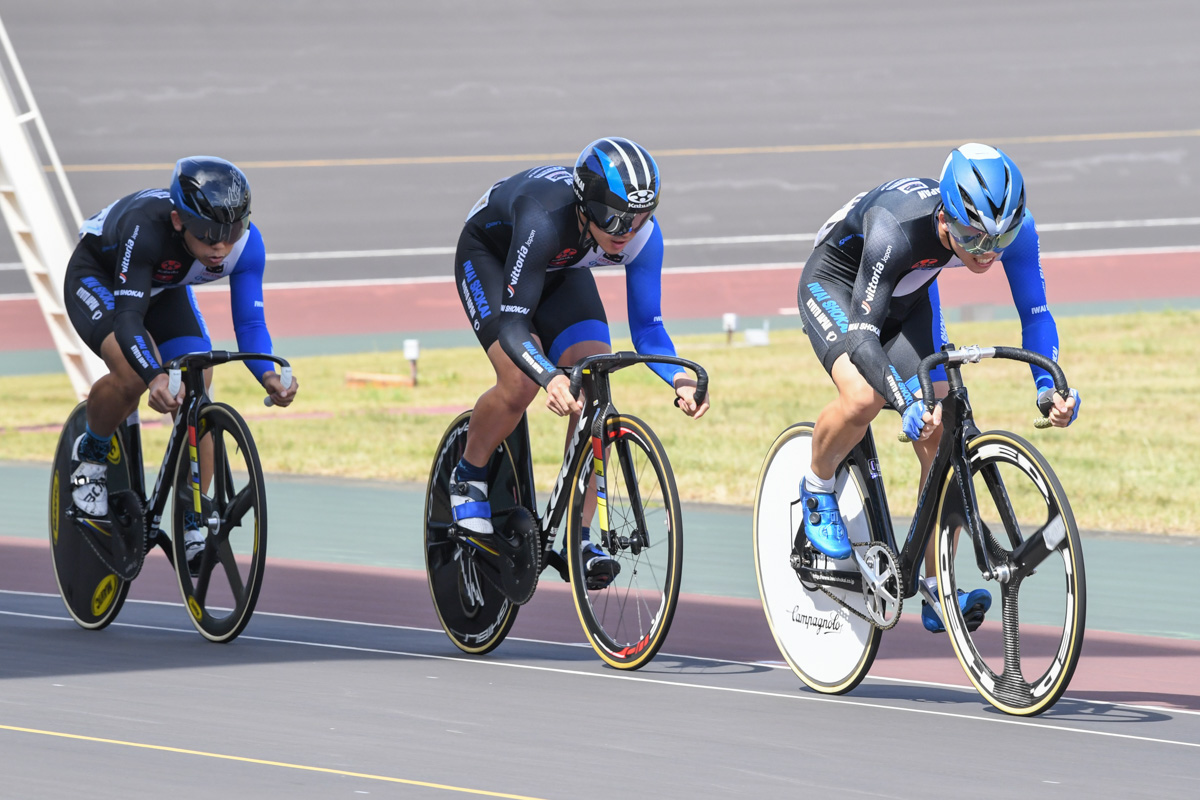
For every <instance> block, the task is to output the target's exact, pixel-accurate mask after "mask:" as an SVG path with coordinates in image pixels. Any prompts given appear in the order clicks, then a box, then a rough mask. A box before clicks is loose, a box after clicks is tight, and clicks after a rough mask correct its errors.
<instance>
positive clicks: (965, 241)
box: [946, 214, 1024, 256]
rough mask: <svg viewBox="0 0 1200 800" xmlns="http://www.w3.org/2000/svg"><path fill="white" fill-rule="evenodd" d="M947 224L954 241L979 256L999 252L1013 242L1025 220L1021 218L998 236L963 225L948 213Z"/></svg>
mask: <svg viewBox="0 0 1200 800" xmlns="http://www.w3.org/2000/svg"><path fill="white" fill-rule="evenodd" d="M946 224H947V227H949V229H950V235H951V236H952V237H954V241H956V242H958V243H959V244H960V245H962V249H963V250H966V251H967V252H968V253H970V254H971V255H973V256H978V255H983V254H984V253H998V252H1000V251H1001V250H1003V249H1004V248H1006V247H1008V246H1009V245H1010V244H1012V243H1013V241H1014V240H1015V239H1016V238H1017V234H1018V233H1020V232H1021V225H1022V224H1024V220H1021V222H1018V223H1017V224H1016V226H1015V227H1013V228H1011V229H1009V230H1007V231H1005V232H1004V233H1001V234H999V235H997V236H989V235H988V234H986V233H984V232H983V231H981V230H979V229H978V228H972V227H970V226H969V225H963V224H962V223H961V222H959V221H958V220H956V219H954V218H953V217H951V216H950V215H949V214H947V215H946Z"/></svg>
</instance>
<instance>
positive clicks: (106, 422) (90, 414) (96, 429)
mask: <svg viewBox="0 0 1200 800" xmlns="http://www.w3.org/2000/svg"><path fill="white" fill-rule="evenodd" d="M100 355H101V357H102V358H103V359H104V364H105V366H107V367H108V374H106V375H103V376H101V378H100V380H98V381H96V382H95V383H94V384H92V388H91V390H90V391H89V392H88V398H87V421H88V427H90V428H91V429H92V432H93V433H95V434H96V435H97V436H101V437H107V436H112V434H113V432H114V431H116V429H117V426H118V425H120V424H121V423H122V422H124V421H125V418H126V417H128V416H129V415H130V414H132V413H133V412H134V411H135V410H136V409H137V407H138V401H139V400H141V397H142V395H143V394H144V393H145V391H146V384H145V383H144V382H143V381H142V377H141V376H140V375H138V374H137V373H136V372H134V371H133V367H131V366H130V365H129V362H128V361H126V360H125V354H124V353H123V352H121V346H120V345H119V344H117V336H116V334H115V333H110V334H109V335H108V336H106V337H105V338H104V342H103V343H102V344H101V345H100Z"/></svg>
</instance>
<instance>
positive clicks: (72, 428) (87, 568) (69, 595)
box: [50, 403, 131, 631]
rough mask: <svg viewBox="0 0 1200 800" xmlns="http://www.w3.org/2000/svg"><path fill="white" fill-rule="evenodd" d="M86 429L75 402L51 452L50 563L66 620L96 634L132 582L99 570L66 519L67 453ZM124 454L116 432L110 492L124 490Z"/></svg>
mask: <svg viewBox="0 0 1200 800" xmlns="http://www.w3.org/2000/svg"><path fill="white" fill-rule="evenodd" d="M86 425H87V404H86V403H80V404H79V405H77V406H75V409H74V410H73V411H72V412H71V414H70V416H69V417H67V421H66V424H64V425H63V429H62V433H61V434H60V435H59V438H58V446H57V448H56V449H55V453H54V466H53V469H52V474H51V478H50V560H51V563H52V564H53V567H54V579H55V582H56V583H57V584H58V593H59V595H60V596H61V597H62V599H63V604H64V605H66V607H67V613H68V614H70V615H71V619H73V620H75V622H76V624H78V625H79V627H81V628H83V629H85V630H90V631H98V630H102V629H104V628H106V627H108V625H109V624H111V623H112V621H113V620H114V619H116V618H117V614H119V613H120V611H121V607H122V606H123V605H124V604H125V598H126V597H127V596H128V595H129V585H130V583H131V581H126V580H121V579H120V578H119V577H117V575H116V574H115V573H114V572H113V571H112V570H111V569H109V568H108V567H106V566H105V565H104V563H103V562H102V561H101V560H100V558H99V557H98V556H97V555H96V553H95V552H94V551H93V550H92V549H91V547H89V546H88V544H87V543H86V542H84V540H83V536H82V534H80V533H79V532H78V531H77V530H76V529H75V525H76V523H75V521H74V520H72V519H71V518H70V517H68V516H67V515H66V510H67V509H68V508H70V507H71V504H72V503H73V502H74V501H73V500H72V499H71V482H70V477H71V451H72V450H73V448H74V446H75V439H76V438H78V437H79V435H80V434H81V433H83V431H84V429H85V427H86ZM127 452H128V451H127V450H126V448H125V446H124V442H123V439H122V437H121V435H120V432H119V431H118V433H116V434H114V435H113V440H112V444H111V446H110V448H109V459H108V462H109V469H108V473H109V474H108V479H109V488H110V489H121V488H128V487H129V473H128V465H127V464H126V459H125V455H126V453H127Z"/></svg>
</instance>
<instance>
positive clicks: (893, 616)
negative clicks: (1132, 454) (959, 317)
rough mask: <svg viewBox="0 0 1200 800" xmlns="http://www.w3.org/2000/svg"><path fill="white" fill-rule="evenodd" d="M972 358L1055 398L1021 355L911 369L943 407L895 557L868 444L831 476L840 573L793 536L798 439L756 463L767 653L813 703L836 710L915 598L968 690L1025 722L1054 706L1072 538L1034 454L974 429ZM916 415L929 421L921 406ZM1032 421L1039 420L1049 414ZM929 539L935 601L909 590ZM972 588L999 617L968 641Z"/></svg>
mask: <svg viewBox="0 0 1200 800" xmlns="http://www.w3.org/2000/svg"><path fill="white" fill-rule="evenodd" d="M984 358H1004V359H1012V360H1016V361H1024V362H1026V363H1029V364H1034V365H1036V366H1038V367H1041V368H1042V369H1044V370H1046V371H1047V372H1048V373H1050V375H1051V376H1052V377H1053V379H1054V387H1055V390H1056V391H1057V392H1058V393H1059V394H1060V395H1061V396H1062V397H1064V398H1066V396H1067V393H1068V390H1067V383H1066V378H1065V377H1064V375H1063V372H1062V370H1061V369H1060V368H1059V366H1058V365H1057V364H1056V363H1054V362H1053V361H1051V360H1050V359H1048V358H1045V357H1044V356H1042V355H1040V354H1038V353H1034V352H1031V351H1028V350H1022V349H1019V348H1013V347H986V348H985V347H967V348H963V349H955V348H954V346H953V345H948V346H947V347H946V348H945V349H944V350H943V351H942V352H940V353H935V354H933V355H931V356H929V357H928V358H926V359H924V360H923V361H922V362H921V365H920V369H919V373H918V374H919V379H920V383H921V390H922V396H923V397H925V398H932V397H933V383H932V381H931V379H930V377H929V372H930V370H931V369H933V368H934V367H937V366H938V365H942V364H944V365H946V375H947V379H948V382H949V393H948V394H947V396H946V398H945V399H944V400H943V401H942V433H941V439H940V440H939V442H938V448H937V454H936V456H935V457H934V462H933V466H932V468H931V470H930V473H929V477H928V478H927V480H926V481H925V484H924V485H923V486H922V488H921V492H920V496H919V499H918V502H917V508H916V512H915V514H914V516H913V521H912V525H911V527H910V528H909V531H908V536H907V538H906V540H905V542H904V546H903V548H902V549H900V550H899V552H897V548H896V539H895V535H894V533H893V530H892V524H891V516H890V514H889V511H888V505H887V497H886V495H885V493H884V485H883V479H882V476H881V473H880V469H879V459H878V456H877V453H876V450H875V442H874V439H873V438H872V435H871V431H870V429H868V430H867V433H866V435H865V436H864V437H863V439H862V441H860V442H859V443H858V445H856V446H855V447H854V449H853V450H852V451H851V452H850V454H849V455H848V456H847V457H846V459H845V460H844V461H843V462H842V464H841V465H839V467H838V470H837V474H836V484H837V498H838V507H839V509H840V511H841V515H842V520H843V521H844V523H845V525H846V529H847V532H848V533H849V537H850V542H851V546H852V547H851V549H852V555H851V558H850V559H848V560H841V561H835V560H832V559H829V558H827V557H826V556H824V555H822V554H821V553H820V552H818V551H817V550H815V549H814V548H813V547H812V545H811V544H810V543H809V541H808V537H807V536H805V534H804V526H803V522H804V519H803V517H804V514H805V513H806V512H805V509H804V508H802V506H801V503H800V500H799V483H800V480H801V478H802V476H803V474H804V471H805V468H806V467H807V466H808V464H809V462H810V460H811V452H812V433H813V425H812V423H807V422H805V423H800V424H797V425H793V426H792V427H790V428H788V429H787V430H785V431H784V432H783V433H782V434H780V436H779V438H777V439H776V440H775V443H774V444H773V445H772V446H771V449H770V450H769V452H768V453H767V457H766V460H765V462H764V464H763V468H762V472H761V474H760V475H759V482H758V490H757V493H756V495H755V499H754V557H755V568H756V571H757V575H758V585H759V593H760V595H761V597H762V603H763V609H764V611H765V612H766V616H767V622H768V623H769V624H770V627H771V632H772V634H773V635H774V637H775V642H776V644H777V645H778V646H779V649H780V652H781V653H782V654H783V656H784V658H785V659H786V660H787V662H788V664H789V665H790V666H791V668H792V670H793V671H794V672H795V673H796V675H797V676H798V677H799V678H800V679H801V680H802V681H804V683H805V684H807V685H808V686H809V687H811V688H812V689H814V690H815V691H818V692H822V693H826V694H842V693H845V692H849V691H850V690H852V689H853V688H854V687H856V686H857V685H858V684H859V682H860V681H861V680H862V679H863V678H864V677H865V676H866V674H867V671H868V670H869V669H870V667H871V663H872V661H873V660H874V658H875V654H876V652H877V650H878V648H879V642H880V637H881V635H882V633H883V631H885V630H888V629H890V628H892V627H893V626H894V625H895V624H896V623H897V622H898V621H899V618H900V614H901V609H902V608H903V605H904V601H905V600H906V599H909V598H912V597H915V596H916V595H917V594H918V593H920V594H921V595H922V597H923V598H924V599H925V601H926V602H929V603H931V604H933V603H934V602H936V603H937V605H935V606H934V607H935V608H940V609H941V614H940V616H941V618H942V621H943V624H944V626H945V629H946V631H947V632H948V633H949V638H950V642H951V644H952V646H953V648H954V652H955V655H956V656H957V657H958V660H959V662H960V663H961V664H962V667H963V669H964V670H965V671H966V673H967V677H968V678H970V680H971V683H972V684H974V686H975V688H976V689H978V690H979V693H980V694H981V695H983V697H984V699H986V700H987V701H988V702H989V703H991V704H992V705H993V706H995V707H996V708H998V709H1000V710H1002V711H1005V712H1007V713H1009V714H1015V715H1021V716H1031V715H1035V714H1040V713H1041V712H1043V711H1045V710H1046V709H1048V708H1050V707H1051V706H1053V705H1054V703H1055V702H1056V701H1057V700H1058V699H1059V698H1060V697H1061V696H1062V694H1063V692H1064V691H1066V688H1067V685H1068V684H1069V683H1070V680H1071V676H1072V674H1073V673H1074V671H1075V667H1076V665H1077V663H1078V661H1079V654H1080V650H1081V648H1082V646H1083V635H1084V620H1085V615H1086V590H1085V581H1084V565H1083V550H1082V546H1081V544H1080V540H1079V531H1078V529H1077V528H1076V526H1075V518H1074V516H1073V515H1072V513H1071V507H1070V504H1069V503H1068V501H1067V496H1066V493H1065V492H1064V491H1063V488H1062V485H1061V484H1060V483H1059V481H1058V478H1057V477H1056V476H1055V474H1054V471H1053V470H1052V469H1051V468H1050V465H1049V464H1048V463H1047V461H1046V459H1045V458H1044V457H1043V456H1042V455H1041V454H1040V453H1039V452H1038V451H1037V450H1036V449H1034V447H1033V445H1031V444H1030V443H1029V442H1027V441H1026V440H1025V439H1022V438H1021V437H1020V436H1017V435H1015V434H1012V433H1008V432H1006V431H988V432H985V433H981V432H980V431H979V430H978V428H977V427H976V426H975V422H974V417H973V415H972V411H971V405H970V402H969V401H968V399H967V390H966V387H965V386H964V385H963V381H962V375H961V370H962V366H963V365H964V364H968V363H975V362H978V361H980V360H981V359H984ZM925 402H926V405H927V407H929V408H930V410H932V408H933V407H934V405H935V401H933V400H926V401H925ZM1041 410H1042V413H1043V415H1046V414H1047V413H1048V412H1049V406H1043V407H1042V409H1041ZM1035 424H1036V425H1037V427H1046V426H1048V425H1049V424H1050V423H1049V420H1045V419H1040V420H1038V421H1037V423H1035ZM960 533H961V535H960ZM931 537H932V538H933V543H934V549H935V553H936V556H937V595H936V596H934V595H933V594H932V593H931V591H930V590H929V589H928V588H927V587H926V585H925V582H924V581H923V580H921V575H920V573H921V564H922V560H923V558H924V555H925V551H926V545H927V543H928V542H929V541H930V538H931ZM984 581H994V582H995V583H996V588H997V590H998V593H999V601H1000V602H999V604H1000V609H999V610H998V611H997V609H994V608H993V609H992V614H991V616H990V618H989V619H988V620H987V621H986V622H983V624H982V625H980V620H979V619H978V618H975V619H970V615H968V618H964V616H963V613H962V610H961V609H960V608H959V604H958V601H957V595H958V589H960V588H962V589H964V590H966V591H968V592H969V591H970V590H972V589H975V588H978V586H979V584H980V583H981V582H984Z"/></svg>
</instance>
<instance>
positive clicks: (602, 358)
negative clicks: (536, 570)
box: [541, 352, 708, 568]
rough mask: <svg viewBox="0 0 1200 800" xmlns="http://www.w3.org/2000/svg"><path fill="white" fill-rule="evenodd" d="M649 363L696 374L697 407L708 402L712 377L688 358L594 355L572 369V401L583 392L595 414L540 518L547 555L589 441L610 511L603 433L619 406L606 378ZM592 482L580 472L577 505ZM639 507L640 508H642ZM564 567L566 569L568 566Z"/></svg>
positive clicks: (573, 444) (601, 496) (577, 435)
mask: <svg viewBox="0 0 1200 800" xmlns="http://www.w3.org/2000/svg"><path fill="white" fill-rule="evenodd" d="M648 363H655V364H675V365H677V366H680V367H684V368H686V369H690V370H691V371H692V372H694V373H696V395H695V397H696V403H697V405H699V404H701V403H703V402H704V396H705V394H707V392H708V374H707V373H706V372H705V371H704V368H703V367H701V366H700V365H699V364H697V363H695V362H694V361H688V360H687V359H684V358H678V357H676V356H666V355H650V354H645V355H643V354H640V353H630V352H620V353H601V354H599V355H595V356H588V357H587V358H585V359H583V360H582V361H580V362H579V363H578V364H576V365H575V366H574V367H573V368H572V370H571V394H572V395H573V396H574V397H579V393H580V391H581V390H582V391H583V392H584V397H585V398H586V402H587V404H588V405H589V406H591V409H592V410H591V412H590V413H587V412H584V413H581V414H580V415H579V422H578V424H577V425H576V426H575V431H574V433H573V434H572V437H571V441H570V444H569V445H568V446H567V450H566V453H565V454H564V455H563V463H562V468H561V469H559V471H558V478H557V480H556V481H555V482H554V489H553V490H551V492H550V500H549V502H548V503H547V505H546V513H545V514H543V515H542V519H541V525H542V531H543V532H544V533H546V534H548V535H547V537H546V548H547V554H548V555H549V554H550V553H551V552H552V546H553V543H554V540H555V538H556V536H557V532H558V526H559V525H561V524H562V518H563V515H564V514H566V511H567V505H568V504H567V503H564V502H562V493H563V489H564V488H566V481H567V476H568V475H570V474H572V473H574V472H575V471H576V469H577V468H578V465H579V462H580V461H581V460H582V459H584V458H587V446H588V442H589V440H591V444H592V458H593V459H594V462H593V463H594V465H593V470H592V471H593V472H594V473H595V475H596V493H597V498H598V500H599V502H600V503H601V504H605V507H606V503H607V487H606V485H605V472H606V463H607V458H606V456H605V447H604V438H605V430H606V429H607V427H608V421H609V420H610V419H612V418H613V417H615V416H616V415H617V413H618V412H617V409H616V406H614V405H613V402H612V391H611V389H610V387H609V383H608V376H609V375H610V374H611V373H613V372H616V371H617V370H621V369H625V368H626V367H630V366H633V365H634V364H648ZM619 457H620V458H621V459H622V465H623V466H624V467H626V469H625V470H624V472H625V474H626V475H627V476H630V475H632V472H633V471H632V469H630V468H629V467H630V464H629V458H630V456H629V454H628V452H622V453H621V454H620V456H619ZM588 477H589V473H588V472H587V470H584V471H582V472H580V476H579V482H578V484H577V485H576V486H574V487H572V491H573V492H575V499H576V500H577V501H578V500H579V499H580V498H581V497H582V496H583V493H584V491H586V489H587V479H588ZM626 488H627V490H628V491H629V492H630V494H631V496H634V495H636V489H637V487H636V486H634V487H626ZM635 505H637V506H638V507H639V508H640V504H635ZM606 515H607V511H604V512H602V516H601V519H602V520H603V519H604V518H605V517H606ZM638 525H639V528H640V530H642V531H645V529H646V526H645V520H644V519H639V520H638ZM554 566H555V567H558V564H557V563H555V564H554ZM562 566H563V568H565V566H566V565H565V564H564V565H562Z"/></svg>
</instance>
